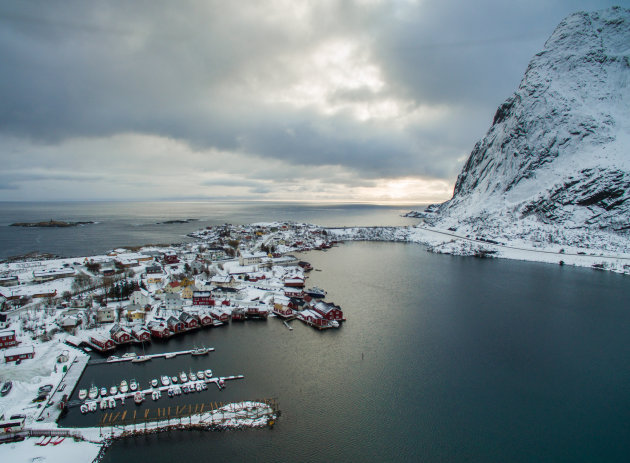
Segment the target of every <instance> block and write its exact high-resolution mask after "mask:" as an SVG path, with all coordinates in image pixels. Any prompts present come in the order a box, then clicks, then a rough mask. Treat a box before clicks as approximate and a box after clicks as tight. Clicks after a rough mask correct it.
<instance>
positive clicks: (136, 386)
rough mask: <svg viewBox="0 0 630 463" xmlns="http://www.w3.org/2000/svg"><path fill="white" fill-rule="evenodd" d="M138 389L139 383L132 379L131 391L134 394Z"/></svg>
mask: <svg viewBox="0 0 630 463" xmlns="http://www.w3.org/2000/svg"><path fill="white" fill-rule="evenodd" d="M137 389H138V383H137V382H136V380H135V379H132V380H131V382H130V383H129V390H130V391H131V392H134V391H136V390H137Z"/></svg>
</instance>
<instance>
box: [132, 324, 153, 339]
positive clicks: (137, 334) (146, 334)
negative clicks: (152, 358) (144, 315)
mask: <svg viewBox="0 0 630 463" xmlns="http://www.w3.org/2000/svg"><path fill="white" fill-rule="evenodd" d="M131 334H132V335H133V337H134V339H135V340H136V341H139V342H148V341H150V340H151V332H150V331H149V330H148V329H146V328H145V327H144V326H134V327H133V328H132V329H131Z"/></svg>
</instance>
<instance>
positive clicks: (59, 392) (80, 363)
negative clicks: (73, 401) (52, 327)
mask: <svg viewBox="0 0 630 463" xmlns="http://www.w3.org/2000/svg"><path fill="white" fill-rule="evenodd" d="M88 359H89V356H87V355H77V356H76V357H75V358H74V359H73V360H72V363H70V364H69V366H68V369H67V370H66V374H65V375H64V376H63V378H62V379H61V381H60V382H59V384H58V385H57V388H56V389H55V391H54V392H53V393H52V394H51V395H50V397H48V400H47V401H46V405H45V406H44V407H42V409H41V411H40V413H39V415H37V420H38V421H44V422H46V423H55V422H56V421H57V419H58V418H59V415H60V414H61V408H59V403H60V402H61V401H62V400H63V398H64V396H66V395H67V397H72V393H73V392H74V389H75V388H76V386H77V384H79V379H80V378H81V375H82V374H83V371H84V370H85V368H86V367H87V365H88Z"/></svg>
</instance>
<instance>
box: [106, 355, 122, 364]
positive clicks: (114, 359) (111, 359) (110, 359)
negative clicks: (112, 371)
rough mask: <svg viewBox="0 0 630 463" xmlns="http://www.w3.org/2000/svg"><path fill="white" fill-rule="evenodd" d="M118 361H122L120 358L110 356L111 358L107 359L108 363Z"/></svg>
mask: <svg viewBox="0 0 630 463" xmlns="http://www.w3.org/2000/svg"><path fill="white" fill-rule="evenodd" d="M117 360H120V358H119V357H116V356H115V355H110V356H109V357H107V361H108V362H115V361H117Z"/></svg>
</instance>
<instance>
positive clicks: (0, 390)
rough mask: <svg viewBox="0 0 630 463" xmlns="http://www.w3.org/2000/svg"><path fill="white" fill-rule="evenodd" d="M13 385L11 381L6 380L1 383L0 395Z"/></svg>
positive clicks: (6, 392) (9, 390)
mask: <svg viewBox="0 0 630 463" xmlns="http://www.w3.org/2000/svg"><path fill="white" fill-rule="evenodd" d="M12 387H13V383H12V382H11V381H7V382H6V383H4V384H3V385H2V389H0V395H1V396H2V397H4V396H5V395H7V394H8V393H9V392H11V388H12Z"/></svg>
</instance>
